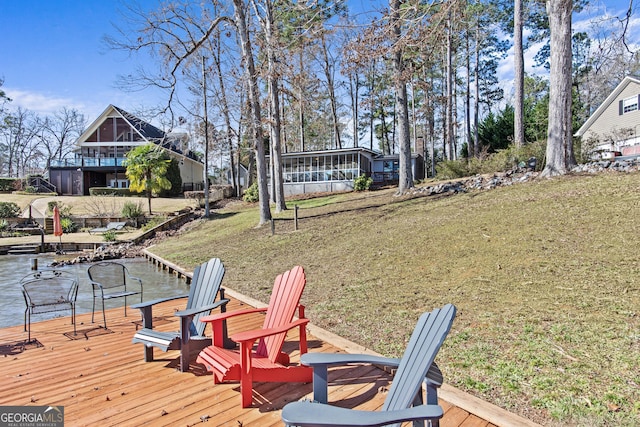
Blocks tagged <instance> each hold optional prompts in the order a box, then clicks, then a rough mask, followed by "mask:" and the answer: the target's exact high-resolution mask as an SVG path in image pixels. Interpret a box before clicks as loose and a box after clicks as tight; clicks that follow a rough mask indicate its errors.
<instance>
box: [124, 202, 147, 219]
mask: <svg viewBox="0 0 640 427" xmlns="http://www.w3.org/2000/svg"><path fill="white" fill-rule="evenodd" d="M143 215H144V213H143V211H142V202H138V203H134V202H124V205H123V206H122V216H123V217H125V218H129V219H135V218H139V217H141V216H143Z"/></svg>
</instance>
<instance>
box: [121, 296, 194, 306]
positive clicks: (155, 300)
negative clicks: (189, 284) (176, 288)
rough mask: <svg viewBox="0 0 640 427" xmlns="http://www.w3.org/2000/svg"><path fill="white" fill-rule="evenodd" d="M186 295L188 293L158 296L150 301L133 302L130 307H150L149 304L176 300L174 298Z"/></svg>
mask: <svg viewBox="0 0 640 427" xmlns="http://www.w3.org/2000/svg"><path fill="white" fill-rule="evenodd" d="M188 297H189V295H176V296H174V297H167V298H158V299H154V300H151V301H145V302H141V303H138V304H133V305H131V306H130V307H131V308H139V309H143V308H145V307H150V306H153V305H156V304H160V303H162V302H167V301H173V300H176V299H180V298H188Z"/></svg>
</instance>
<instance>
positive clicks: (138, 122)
mask: <svg viewBox="0 0 640 427" xmlns="http://www.w3.org/2000/svg"><path fill="white" fill-rule="evenodd" d="M112 107H113V108H114V110H116V111H117V112H119V113H120V115H121V116H122V117H123V118H124V119H125V120H126V121H127V122H129V124H130V125H131V126H132V127H133V128H134V129H137V130H138V131H139V132H140V134H142V136H144V137H145V138H146V139H148V140H154V139H162V138H164V137H165V133H164V132H163V131H161V130H160V129H158V128H157V127H155V126H154V125H152V124H150V123H147V122H145V121H144V120H142V119H139V118H138V117H136V116H134V115H133V114H131V113H128V112H126V111H124V110H123V109H122V108H119V107H116V106H115V105H112Z"/></svg>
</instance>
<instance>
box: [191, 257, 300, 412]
mask: <svg viewBox="0 0 640 427" xmlns="http://www.w3.org/2000/svg"><path fill="white" fill-rule="evenodd" d="M305 284H306V278H305V274H304V269H303V268H302V267H300V266H296V267H294V268H292V269H291V270H289V271H286V272H284V273H283V274H281V275H279V276H278V277H276V280H275V283H274V285H273V292H272V293H271V299H270V301H269V306H268V307H267V308H257V309H248V310H237V311H232V312H227V313H220V314H216V315H211V316H205V317H202V318H201V319H200V320H201V321H202V322H211V326H212V328H211V329H212V331H213V345H211V346H209V347H206V348H205V349H204V350H202V351H201V352H200V354H199V355H198V359H197V361H198V362H199V363H202V364H204V365H205V366H206V367H207V369H208V370H209V371H212V372H213V378H214V381H215V383H216V384H217V383H220V382H223V381H240V394H241V395H242V407H243V408H248V407H250V406H251V404H252V401H253V393H252V391H253V382H254V381H256V382H311V377H312V374H313V370H312V368H309V367H307V366H302V365H299V364H297V365H291V364H290V361H289V355H288V354H287V353H285V352H283V351H282V346H283V344H284V341H285V338H286V335H287V331H289V330H291V329H293V328H296V327H298V328H300V354H304V353H306V352H307V335H306V325H307V323H308V322H309V319H306V318H305V317H304V306H303V305H300V297H301V296H302V291H303V290H304V285H305ZM296 308H297V309H298V319H297V320H294V319H293V316H294V314H295V312H296ZM258 312H266V316H265V319H264V324H263V326H262V329H258V330H254V331H246V332H240V333H237V334H234V335H232V336H231V337H230V338H231V339H232V340H233V341H235V342H237V343H239V344H240V348H239V349H233V350H230V349H225V348H224V347H223V345H224V342H223V333H222V332H223V324H222V321H223V320H225V319H228V318H230V317H234V316H239V315H243V314H249V313H258ZM258 340H259V342H258V344H257V346H256V347H255V348H254V344H255V343H256V341H258Z"/></svg>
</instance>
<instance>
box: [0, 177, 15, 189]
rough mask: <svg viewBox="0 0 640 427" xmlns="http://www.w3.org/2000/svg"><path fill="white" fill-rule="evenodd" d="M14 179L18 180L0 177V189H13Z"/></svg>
mask: <svg viewBox="0 0 640 427" xmlns="http://www.w3.org/2000/svg"><path fill="white" fill-rule="evenodd" d="M16 181H18V178H0V191H13V190H15V189H16V188H15V182H16Z"/></svg>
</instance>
